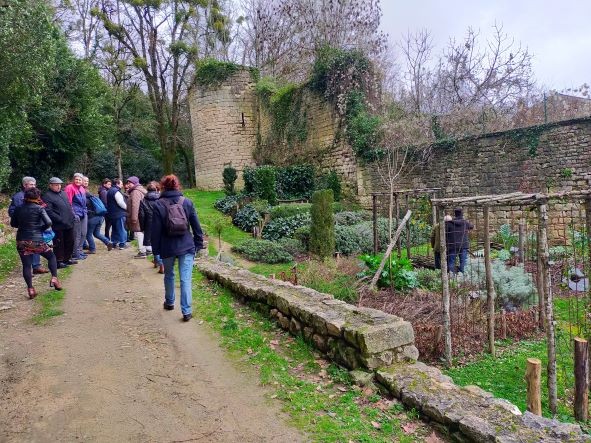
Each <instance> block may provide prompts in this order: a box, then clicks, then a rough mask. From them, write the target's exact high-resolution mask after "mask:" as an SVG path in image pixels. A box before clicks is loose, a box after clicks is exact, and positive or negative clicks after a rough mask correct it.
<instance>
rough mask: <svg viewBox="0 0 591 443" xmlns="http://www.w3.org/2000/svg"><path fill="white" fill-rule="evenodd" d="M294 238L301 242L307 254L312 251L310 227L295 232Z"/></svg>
mask: <svg viewBox="0 0 591 443" xmlns="http://www.w3.org/2000/svg"><path fill="white" fill-rule="evenodd" d="M292 235H293V238H295V239H296V240H299V241H300V242H301V243H302V246H303V247H304V250H305V251H306V252H307V251H309V250H310V225H306V226H302V227H301V228H298V229H296V230H295V231H294V232H293V234H292Z"/></svg>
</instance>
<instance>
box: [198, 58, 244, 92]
mask: <svg viewBox="0 0 591 443" xmlns="http://www.w3.org/2000/svg"><path fill="white" fill-rule="evenodd" d="M239 70H240V66H238V65H237V64H235V63H231V62H222V61H219V60H215V59H211V58H208V59H205V60H202V61H200V62H199V63H197V69H196V71H195V83H197V84H198V85H201V86H219V85H220V84H221V83H223V82H224V81H226V80H227V79H228V78H229V77H231V76H232V75H234V74H236V73H237V72H238V71H239Z"/></svg>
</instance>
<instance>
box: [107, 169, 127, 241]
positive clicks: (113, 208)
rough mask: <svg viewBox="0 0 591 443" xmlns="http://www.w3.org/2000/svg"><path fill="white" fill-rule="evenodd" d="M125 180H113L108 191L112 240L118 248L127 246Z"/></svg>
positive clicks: (108, 212)
mask: <svg viewBox="0 0 591 443" xmlns="http://www.w3.org/2000/svg"><path fill="white" fill-rule="evenodd" d="M122 187H123V181H122V180H121V179H119V178H116V179H115V180H113V185H112V186H111V188H110V189H109V191H108V192H107V217H109V220H110V221H111V228H112V231H111V242H112V243H113V245H114V246H115V247H117V249H125V248H127V245H126V241H127V232H126V231H125V216H126V215H127V205H126V204H125V199H124V197H123V193H122V192H121V188H122Z"/></svg>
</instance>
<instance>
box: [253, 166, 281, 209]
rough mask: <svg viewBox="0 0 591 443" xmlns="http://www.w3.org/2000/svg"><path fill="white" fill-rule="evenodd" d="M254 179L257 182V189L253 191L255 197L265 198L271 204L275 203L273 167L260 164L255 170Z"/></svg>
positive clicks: (275, 192)
mask: <svg viewBox="0 0 591 443" xmlns="http://www.w3.org/2000/svg"><path fill="white" fill-rule="evenodd" d="M255 180H256V182H257V184H258V190H257V191H256V192H255V193H256V195H257V197H259V198H261V199H263V200H267V201H268V202H269V204H270V205H271V206H273V205H276V204H277V191H276V190H275V185H276V174H275V168H273V167H272V166H261V167H260V168H257V170H256V172H255Z"/></svg>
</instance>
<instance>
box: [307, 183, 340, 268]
mask: <svg viewBox="0 0 591 443" xmlns="http://www.w3.org/2000/svg"><path fill="white" fill-rule="evenodd" d="M333 201H334V200H333V194H332V190H330V189H325V190H322V191H316V192H315V193H314V194H313V195H312V208H311V209H310V218H311V227H310V252H311V253H312V254H314V255H317V256H318V257H321V258H325V257H331V256H332V254H333V253H334V248H335V233H334V214H333V213H332V204H333Z"/></svg>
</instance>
